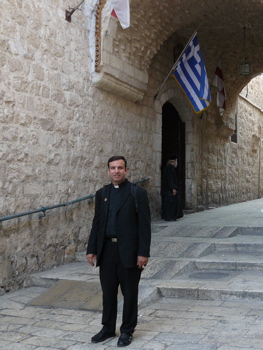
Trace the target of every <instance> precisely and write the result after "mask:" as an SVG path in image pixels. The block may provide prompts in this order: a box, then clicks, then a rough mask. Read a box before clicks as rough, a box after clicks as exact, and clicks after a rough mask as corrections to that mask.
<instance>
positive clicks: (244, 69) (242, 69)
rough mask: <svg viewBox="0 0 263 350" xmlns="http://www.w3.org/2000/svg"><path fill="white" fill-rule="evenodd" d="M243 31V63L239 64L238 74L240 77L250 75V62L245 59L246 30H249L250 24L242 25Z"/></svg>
mask: <svg viewBox="0 0 263 350" xmlns="http://www.w3.org/2000/svg"><path fill="white" fill-rule="evenodd" d="M242 27H243V30H244V39H243V45H244V61H242V62H240V63H239V74H240V75H249V74H250V73H251V62H249V61H248V60H247V57H246V29H247V28H251V26H250V24H243V25H242Z"/></svg>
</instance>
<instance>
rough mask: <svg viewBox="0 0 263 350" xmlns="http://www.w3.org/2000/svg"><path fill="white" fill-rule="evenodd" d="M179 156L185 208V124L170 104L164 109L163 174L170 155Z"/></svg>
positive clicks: (182, 196)
mask: <svg viewBox="0 0 263 350" xmlns="http://www.w3.org/2000/svg"><path fill="white" fill-rule="evenodd" d="M171 153H176V154H177V155H178V167H177V174H178V182H179V186H180V192H181V200H182V206H183V208H185V123H183V122H182V121H181V118H180V116H179V114H178V112H177V110H176V109H175V108H174V106H173V105H172V104H171V103H170V102H166V103H165V104H164V105H163V107H162V166H161V173H163V169H164V167H165V165H166V163H167V161H168V157H169V154H171Z"/></svg>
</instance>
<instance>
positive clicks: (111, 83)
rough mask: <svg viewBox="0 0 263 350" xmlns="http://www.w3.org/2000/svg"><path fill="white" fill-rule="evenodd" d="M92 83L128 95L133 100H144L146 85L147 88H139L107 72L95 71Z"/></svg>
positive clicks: (114, 92) (117, 93)
mask: <svg viewBox="0 0 263 350" xmlns="http://www.w3.org/2000/svg"><path fill="white" fill-rule="evenodd" d="M92 84H93V85H94V86H95V87H97V88H99V89H101V90H106V91H109V92H111V93H113V94H115V95H118V96H122V97H126V98H128V99H129V100H132V101H140V100H142V99H143V96H144V92H145V90H146V87H145V90H141V89H138V88H137V87H135V86H133V85H130V84H128V83H125V82H124V81H122V80H120V79H118V78H116V77H115V76H113V75H111V74H109V73H105V72H101V73H93V75H92Z"/></svg>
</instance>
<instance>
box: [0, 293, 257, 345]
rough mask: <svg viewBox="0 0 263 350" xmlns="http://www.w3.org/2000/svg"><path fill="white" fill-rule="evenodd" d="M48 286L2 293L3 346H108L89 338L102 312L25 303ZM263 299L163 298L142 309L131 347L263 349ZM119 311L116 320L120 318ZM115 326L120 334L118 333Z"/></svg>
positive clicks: (0, 332) (0, 329)
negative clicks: (94, 342)
mask: <svg viewBox="0 0 263 350" xmlns="http://www.w3.org/2000/svg"><path fill="white" fill-rule="evenodd" d="M43 290H45V288H40V287H31V288H28V289H23V290H20V291H17V292H14V293H10V294H7V295H5V296H2V297H1V298H0V315H1V316H0V348H1V349H5V350H11V349H12V350H17V349H21V350H36V349H37V350H47V349H49V350H52V349H54V350H55V349H60V350H62V349H67V350H84V349H85V350H86V349H96V350H106V349H115V348H117V346H116V343H117V339H118V338H117V337H116V338H114V339H109V340H108V341H106V342H104V343H102V344H91V342H90V338H91V336H92V335H94V334H95V333H96V332H97V331H98V330H100V327H101V326H100V320H101V314H100V312H90V311H85V310H69V309H61V308H41V307H32V306H29V305H27V303H28V302H30V300H31V299H32V298H34V297H36V296H38V295H40V293H42V292H43ZM262 314H263V302H260V301H259V302H257V301H249V302H248V301H247V302H245V301H219V300H213V301H204V300H187V299H175V298H162V299H159V300H157V301H156V302H154V303H152V304H151V305H149V306H147V307H145V308H142V309H140V310H139V321H138V326H137V329H136V332H135V334H134V339H133V342H132V344H131V345H130V346H129V347H128V348H129V349H130V350H133V349H134V350H135V349H143V350H163V349H166V350H175V349H176V350H186V349H190V350H215V349H219V350H247V349H257V350H259V349H263V334H262V329H263V316H262ZM120 322H121V320H120V314H119V318H118V326H119V324H120ZM118 334H119V333H118V330H117V336H118Z"/></svg>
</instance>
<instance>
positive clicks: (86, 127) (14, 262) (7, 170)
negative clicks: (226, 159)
mask: <svg viewBox="0 0 263 350" xmlns="http://www.w3.org/2000/svg"><path fill="white" fill-rule="evenodd" d="M1 4H2V6H1V7H2V10H1V21H0V35H1V37H0V38H1V39H0V65H1V71H0V98H1V106H2V108H1V110H0V129H1V133H0V144H1V146H0V189H1V197H0V217H5V216H9V215H12V214H15V213H21V212H26V211H31V210H35V209H38V208H41V207H43V206H44V207H45V206H51V205H55V204H60V203H65V202H69V201H72V200H75V199H77V198H80V197H83V196H86V195H90V194H94V193H95V191H96V190H97V189H98V188H100V187H101V186H102V185H104V184H105V183H107V182H108V177H107V172H106V164H107V160H108V158H109V157H110V156H112V155H113V154H123V155H125V156H126V157H127V159H128V165H129V168H130V175H129V179H130V180H131V181H135V180H139V179H141V178H145V177H148V176H151V174H152V173H154V164H153V162H152V145H153V129H154V124H153V120H154V115H152V114H148V110H147V108H145V105H143V104H142V105H136V104H134V103H133V102H132V101H129V100H126V99H124V98H120V97H117V96H115V95H112V94H109V93H107V92H102V91H100V90H99V89H97V88H95V87H94V86H93V85H92V84H91V72H90V67H91V57H90V50H89V44H88V40H89V39H88V36H89V34H90V33H89V32H88V30H87V25H86V20H85V19H84V17H83V14H82V12H81V11H76V12H75V13H74V15H73V16H72V22H71V23H69V22H67V21H65V10H66V9H67V8H68V7H69V6H72V1H64V0H63V1H62V0H60V1H57V0H56V1H55V0H46V1H39V2H36V1H33V0H27V1H15V0H3V1H2V3H1ZM127 131H128V132H127ZM147 186H148V187H149V185H146V187H147ZM153 191H155V190H154V187H152V189H150V190H149V196H151V193H152V192H153ZM151 203H154V200H152V201H151ZM152 205H153V206H154V205H155V206H157V203H156V204H152ZM93 210H94V206H93V205H89V204H88V202H87V201H83V202H81V203H80V204H74V205H72V206H70V207H66V208H64V207H63V208H59V209H54V210H52V211H48V212H47V213H46V214H47V216H46V217H43V218H41V219H38V215H37V214H33V215H31V216H30V217H28V216H25V217H23V218H20V219H13V220H9V221H3V222H2V223H0V230H1V231H0V287H1V286H2V287H3V288H4V289H5V290H9V289H15V288H19V287H20V286H22V285H23V283H24V281H25V278H26V276H27V275H28V274H29V273H31V272H32V271H37V270H41V269H44V268H49V267H52V266H55V265H57V264H60V263H64V262H66V261H71V260H73V259H74V256H75V252H76V251H77V250H84V249H85V246H86V241H87V238H88V235H89V230H90V226H91V221H92V217H93ZM153 213H154V210H153Z"/></svg>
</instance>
